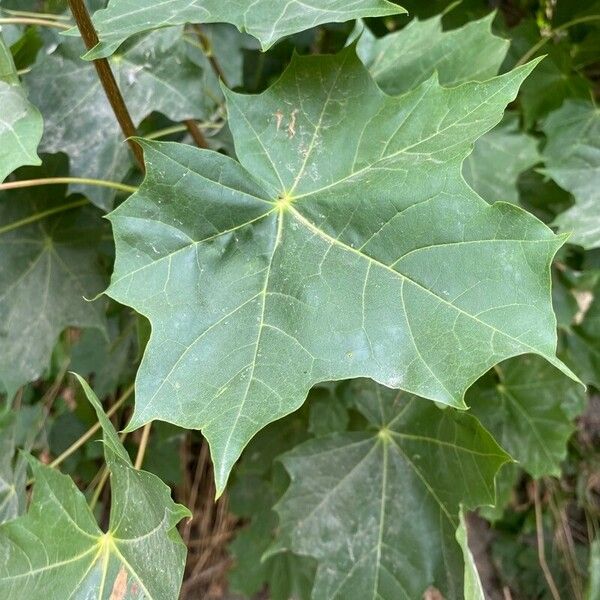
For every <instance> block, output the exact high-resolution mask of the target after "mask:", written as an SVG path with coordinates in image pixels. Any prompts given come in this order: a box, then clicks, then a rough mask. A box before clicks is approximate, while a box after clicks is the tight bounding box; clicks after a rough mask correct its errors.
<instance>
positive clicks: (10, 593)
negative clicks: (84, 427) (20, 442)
mask: <svg viewBox="0 0 600 600" xmlns="http://www.w3.org/2000/svg"><path fill="white" fill-rule="evenodd" d="M79 381H80V383H81V385H82V386H83V388H84V390H85V392H86V395H87V397H88V399H89V400H90V402H91V403H92V405H93V406H94V408H95V409H96V411H97V413H98V418H99V420H100V423H101V425H102V429H103V433H104V453H105V458H106V463H107V466H108V468H109V470H110V477H111V489H112V505H111V514H110V527H109V530H108V531H107V532H106V533H103V532H102V531H101V530H100V529H99V527H98V525H97V524H96V521H95V519H94V517H93V514H92V512H91V511H90V509H89V507H88V506H87V504H86V501H85V498H84V496H83V494H82V493H81V492H80V491H79V490H78V489H77V487H76V486H75V484H74V483H73V481H72V480H71V479H70V478H69V477H67V476H65V475H62V474H61V473H59V472H57V471H55V470H53V469H51V468H49V467H46V466H44V465H42V464H41V463H39V462H37V461H36V460H35V459H33V458H30V464H31V467H32V469H33V474H34V477H35V481H36V483H35V488H34V495H33V500H32V503H31V506H30V508H29V511H28V513H27V514H26V515H25V516H23V517H20V518H18V519H16V520H14V521H11V522H9V523H6V524H4V525H2V526H0V595H2V597H4V598H27V599H28V600H37V599H38V598H39V599H44V600H45V599H47V598H75V597H76V598H91V597H96V598H99V599H103V600H104V599H106V600H108V598H111V599H114V598H132V599H133V598H155V599H156V600H172V599H173V598H176V597H177V595H178V593H179V587H180V585H181V579H182V576H183V568H184V564H185V555H186V551H185V546H184V545H183V543H182V542H181V539H180V537H179V534H178V533H177V530H176V528H175V527H176V525H177V523H178V522H179V520H180V519H182V518H183V517H186V516H189V511H188V510H187V509H186V508H184V507H183V506H181V505H179V504H175V503H174V502H173V501H172V500H171V496H170V490H169V488H168V487H167V486H165V485H164V484H163V483H162V482H161V481H160V480H159V479H158V478H157V477H155V476H154V475H151V474H150V473H147V472H145V471H138V470H136V469H134V468H133V466H132V464H131V461H130V460H129V456H128V455H127V452H126V451H125V449H124V448H123V446H122V445H121V443H120V441H119V438H118V437H117V434H116V432H115V430H114V428H113V426H112V424H111V423H110V421H109V420H108V418H107V417H106V415H105V414H104V412H103V410H102V406H101V404H100V402H99V401H98V399H97V398H96V396H95V395H94V393H93V392H92V390H91V389H90V388H89V387H88V385H87V384H86V383H85V381H84V380H83V379H81V378H80V379H79Z"/></svg>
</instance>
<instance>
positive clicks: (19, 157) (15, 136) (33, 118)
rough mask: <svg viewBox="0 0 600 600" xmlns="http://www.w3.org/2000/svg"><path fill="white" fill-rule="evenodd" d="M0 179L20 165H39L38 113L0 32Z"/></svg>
mask: <svg viewBox="0 0 600 600" xmlns="http://www.w3.org/2000/svg"><path fill="white" fill-rule="evenodd" d="M0 106H1V107H2V113H1V114H0V181H4V180H5V179H6V176H7V175H9V174H10V173H12V172H13V171H14V170H15V169H16V168H18V167H22V166H23V165H39V164H40V159H39V157H38V155H37V152H36V149H37V146H38V144H39V142H40V138H41V137H42V129H43V123H42V116H41V115H40V113H39V111H38V110H37V109H36V108H35V106H33V104H31V103H30V102H29V101H28V100H27V96H26V94H25V91H24V90H23V88H22V86H21V82H20V80H19V76H18V75H17V70H16V68H15V64H14V62H13V59H12V56H11V53H10V50H9V49H8V48H7V47H6V45H5V43H4V41H3V39H2V36H0Z"/></svg>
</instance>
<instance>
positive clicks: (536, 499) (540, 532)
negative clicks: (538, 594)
mask: <svg viewBox="0 0 600 600" xmlns="http://www.w3.org/2000/svg"><path fill="white" fill-rule="evenodd" d="M531 485H532V488H533V490H532V491H533V503H534V505H535V529H536V535H537V547H538V560H539V563H540V567H541V568H542V571H543V573H544V577H545V578H546V583H547V584H548V588H549V589H550V593H551V594H552V597H553V598H554V600H560V594H559V593H558V588H557V587H556V583H555V582H554V578H553V577H552V573H551V572H550V568H549V567H548V563H547V562H546V547H545V543H544V524H543V522H542V505H541V501H540V491H539V487H538V483H537V481H535V480H533V481H532V482H531Z"/></svg>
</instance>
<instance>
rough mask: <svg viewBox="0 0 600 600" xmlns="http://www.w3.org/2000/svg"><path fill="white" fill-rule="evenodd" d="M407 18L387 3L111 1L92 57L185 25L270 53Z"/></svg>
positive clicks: (99, 19)
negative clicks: (345, 26)
mask: <svg viewBox="0 0 600 600" xmlns="http://www.w3.org/2000/svg"><path fill="white" fill-rule="evenodd" d="M403 12H406V11H405V10H404V9H403V8H402V7H400V6H397V5H394V4H392V3H391V2H388V1H387V0H320V1H319V2H317V3H310V2H289V1H288V0H256V1H255V2H251V3H250V4H248V2H246V0H229V1H228V2H226V3H224V2H222V1H220V0H194V1H193V2H187V1H186V2H182V1H181V0H165V1H164V2H160V3H158V4H156V5H155V6H148V4H147V2H146V1H145V0H110V1H109V3H108V6H107V8H106V9H105V10H99V11H98V12H97V13H96V14H95V15H94V25H95V26H96V29H97V30H98V34H99V36H100V44H98V46H96V48H94V49H93V50H92V51H91V52H89V53H88V54H87V58H90V59H92V58H99V57H101V56H108V55H110V54H112V53H113V52H114V51H115V50H116V49H117V48H118V47H119V46H120V45H121V43H122V42H124V41H125V40H126V39H127V38H128V37H131V36H132V35H134V34H136V33H140V32H141V31H148V30H149V29H157V28H158V27H166V26H169V25H183V24H185V23H231V24H232V25H235V26H236V27H237V28H238V29H239V30H240V31H246V32H248V33H249V34H250V35H253V36H254V37H256V38H258V40H259V41H260V43H261V46H262V48H263V50H267V49H268V48H269V47H270V46H272V45H273V44H274V43H275V42H277V41H278V40H280V39H281V38H282V37H285V36H288V35H291V34H293V33H298V32H299V31H303V30H305V29H310V28H311V27H315V26H317V25H321V24H323V23H333V22H336V23H340V22H341V23H343V22H345V21H351V20H352V19H359V18H361V17H377V16H385V15H394V14H400V13H403Z"/></svg>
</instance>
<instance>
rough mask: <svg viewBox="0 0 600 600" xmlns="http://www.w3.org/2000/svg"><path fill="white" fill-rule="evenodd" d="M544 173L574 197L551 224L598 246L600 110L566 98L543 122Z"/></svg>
mask: <svg viewBox="0 0 600 600" xmlns="http://www.w3.org/2000/svg"><path fill="white" fill-rule="evenodd" d="M544 133H545V134H546V137H547V138H548V143H547V144H546V147H545V148H544V152H543V154H544V160H545V161H546V169H545V171H544V172H545V173H547V174H548V175H550V177H552V179H554V181H556V183H558V185H560V186H561V187H562V188H564V189H565V190H567V191H569V192H571V193H572V194H573V195H574V196H575V206H573V207H572V208H569V209H568V210H567V211H566V212H564V213H562V214H560V215H559V216H558V217H557V218H556V219H555V221H554V224H556V225H558V227H559V228H560V229H561V230H562V231H568V232H571V231H572V232H573V233H572V235H571V237H570V238H569V241H570V242H571V243H573V244H579V245H580V246H583V247H584V248H598V247H600V111H599V110H598V109H597V108H596V107H595V106H594V105H593V104H592V103H591V102H586V101H581V100H568V101H567V102H565V103H564V104H563V106H562V107H561V108H560V109H559V110H557V111H555V112H553V113H552V114H551V115H550V116H549V117H548V119H547V120H546V123H545V124H544Z"/></svg>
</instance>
